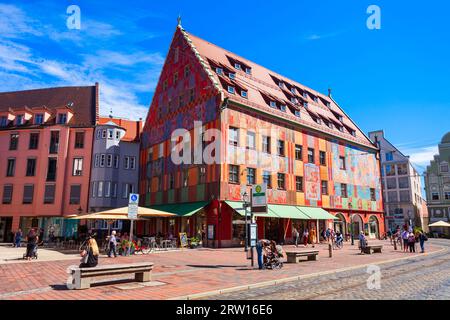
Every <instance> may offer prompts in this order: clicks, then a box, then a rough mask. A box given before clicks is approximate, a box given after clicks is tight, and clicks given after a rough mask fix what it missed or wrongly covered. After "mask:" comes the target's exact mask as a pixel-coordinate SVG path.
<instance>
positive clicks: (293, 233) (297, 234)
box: [292, 227, 300, 247]
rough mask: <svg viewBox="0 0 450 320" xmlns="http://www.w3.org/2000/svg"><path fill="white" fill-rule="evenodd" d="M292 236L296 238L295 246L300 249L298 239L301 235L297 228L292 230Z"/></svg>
mask: <svg viewBox="0 0 450 320" xmlns="http://www.w3.org/2000/svg"><path fill="white" fill-rule="evenodd" d="M292 236H293V237H294V241H295V246H296V247H298V238H299V236H300V235H299V233H298V230H297V228H296V227H293V229H292Z"/></svg>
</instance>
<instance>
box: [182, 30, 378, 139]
mask: <svg viewBox="0 0 450 320" xmlns="http://www.w3.org/2000/svg"><path fill="white" fill-rule="evenodd" d="M183 33H184V34H185V36H186V38H187V39H188V41H190V43H191V44H192V46H193V48H194V49H195V50H196V51H197V52H198V53H199V55H200V58H201V61H202V64H204V66H205V68H206V69H207V70H208V74H209V75H210V76H211V77H212V79H213V80H214V83H215V84H217V85H218V86H219V88H220V90H221V91H222V94H223V95H224V97H227V98H229V100H230V101H234V102H237V103H239V104H243V105H246V106H249V107H252V108H254V109H257V110H260V111H263V112H267V113H271V114H275V115H277V116H280V117H282V118H287V119H288V120H291V121H295V122H297V123H299V124H300V125H303V126H305V127H309V128H312V129H314V130H317V131H320V132H324V133H326V134H329V135H332V136H336V137H339V138H343V139H345V140H348V141H352V142H355V143H357V144H361V145H364V146H367V147H370V148H375V147H374V145H373V144H372V142H371V141H370V139H369V138H368V137H367V136H366V135H365V134H364V132H363V131H362V130H361V129H360V128H359V127H358V126H357V125H356V124H355V123H354V122H353V121H352V120H351V119H350V118H349V117H348V116H347V114H346V113H345V112H344V111H343V110H342V109H341V108H340V107H339V105H338V104H337V103H336V102H335V101H334V100H333V99H332V98H331V97H329V96H326V95H323V94H321V93H319V92H317V91H315V90H313V89H311V88H308V87H306V86H304V85H302V84H300V83H298V82H296V81H293V80H291V79H288V78H286V77H284V76H282V75H279V74H277V73H275V72H273V71H271V70H268V69H266V68H264V67H262V66H260V65H258V64H256V63H254V62H252V61H250V60H247V59H245V58H243V57H240V56H238V55H236V54H234V53H232V52H229V51H227V50H225V49H223V48H220V47H218V46H216V45H214V44H212V43H210V42H207V41H205V40H203V39H201V38H199V37H197V36H194V35H192V34H190V33H188V32H186V31H184V30H183ZM235 63H238V64H240V66H241V70H239V69H236V68H235ZM218 66H219V67H221V68H223V69H224V72H225V77H228V74H227V73H228V72H229V71H230V70H232V72H233V73H234V74H235V79H231V80H230V79H227V80H225V79H224V76H219V75H218V74H217V73H216V72H215V69H216V67H218ZM247 69H250V70H247ZM277 82H282V83H283V85H281V87H280V84H279V83H277ZM230 83H232V84H234V85H235V87H236V88H245V90H247V98H245V97H242V96H240V95H239V93H235V94H232V93H228V88H227V87H228V85H230ZM291 90H293V91H291ZM292 92H294V93H292ZM291 96H293V97H295V98H297V100H298V103H297V104H296V105H295V107H296V108H295V109H297V110H300V118H298V117H296V116H294V114H293V113H292V112H290V111H289V109H290V108H287V109H288V110H286V112H283V111H279V110H274V109H273V108H270V106H269V105H268V103H267V98H268V97H272V98H273V99H275V100H276V101H278V102H286V101H290V100H289V98H288V97H291ZM304 102H307V106H306V107H305V106H304V105H303V103H304ZM292 106H293V105H291V107H292ZM314 115H320V116H321V117H322V118H325V119H329V120H331V121H332V122H334V123H336V124H338V125H339V126H342V127H343V131H344V132H341V131H340V130H339V128H336V127H334V128H330V127H328V126H327V125H326V124H325V123H323V122H322V124H318V123H316V121H315V120H314V119H313V118H314ZM340 116H341V117H342V118H341V119H339V117H340ZM351 131H353V133H354V135H353V134H352V132H351Z"/></svg>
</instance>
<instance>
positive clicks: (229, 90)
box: [228, 86, 235, 94]
mask: <svg viewBox="0 0 450 320" xmlns="http://www.w3.org/2000/svg"><path fill="white" fill-rule="evenodd" d="M234 92H235V89H234V87H233V86H228V93H233V94H234Z"/></svg>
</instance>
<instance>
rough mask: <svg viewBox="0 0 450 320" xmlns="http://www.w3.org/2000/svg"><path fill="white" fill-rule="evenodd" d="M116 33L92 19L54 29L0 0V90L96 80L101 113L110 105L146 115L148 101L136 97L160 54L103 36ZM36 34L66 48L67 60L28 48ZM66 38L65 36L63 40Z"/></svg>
mask: <svg viewBox="0 0 450 320" xmlns="http://www.w3.org/2000/svg"><path fill="white" fill-rule="evenodd" d="M60 18H61V19H64V16H61V17H60ZM63 21H64V20H63ZM83 21H84V20H83ZM31 22H32V23H31ZM31 25H32V26H34V27H31ZM64 25H65V24H64ZM37 27H39V28H40V29H41V30H45V34H42V33H41V32H38V31H37ZM83 27H84V28H83ZM121 34H122V32H120V31H118V30H116V29H115V28H114V27H113V26H112V25H109V24H106V23H103V22H97V21H94V20H86V21H84V24H82V30H80V31H79V32H77V30H75V32H71V31H70V32H69V31H67V30H65V29H64V31H63V32H58V31H57V30H56V29H55V28H54V27H53V26H52V25H49V24H47V25H43V24H42V23H40V22H39V21H36V20H34V19H30V18H29V16H27V15H26V13H25V12H24V11H23V10H21V9H20V8H18V7H15V6H13V5H2V4H0V82H1V83H2V88H1V89H0V90H1V91H16V90H26V89H34V88H42V87H53V86H77V85H80V86H82V85H93V84H94V83H95V82H99V83H100V114H103V115H107V114H108V113H109V110H110V109H112V110H113V114H114V115H115V116H121V117H127V118H130V119H138V118H140V117H142V118H144V119H145V116H146V113H147V110H148V105H149V104H150V101H145V102H143V101H140V99H139V94H140V93H143V92H151V90H152V89H153V88H154V87H155V86H156V81H157V79H158V76H159V73H160V71H161V67H162V65H163V63H164V58H163V56H162V55H161V54H160V53H159V52H146V51H143V50H139V49H136V48H134V47H133V46H132V45H130V46H127V47H126V51H124V48H122V47H117V46H115V45H114V44H113V43H112V42H111V43H109V42H108V38H109V37H114V36H120V35H121ZM37 37H42V40H41V39H39V41H47V42H48V46H47V47H48V48H57V49H63V50H62V51H64V50H65V51H71V55H70V60H67V59H68V58H66V56H63V58H59V56H58V57H53V58H49V56H48V54H41V53H40V52H38V51H36V50H35V49H33V47H32V46H31V45H30V44H29V43H30V42H27V40H31V42H33V41H34V40H36V38H37ZM96 38H98V41H96V40H95V39H96ZM65 40H70V41H68V42H64V44H62V41H65ZM19 41H20V43H19ZM74 45H75V46H77V47H78V48H80V47H82V46H84V47H87V48H88V50H89V51H88V52H89V53H86V51H83V50H71V48H73V46H74ZM63 46H64V47H63ZM58 47H59V48H58ZM3 83H5V84H4V85H3Z"/></svg>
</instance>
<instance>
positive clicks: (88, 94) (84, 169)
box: [0, 84, 99, 242]
mask: <svg viewBox="0 0 450 320" xmlns="http://www.w3.org/2000/svg"><path fill="white" fill-rule="evenodd" d="M98 95H99V92H98V84H96V85H95V86H86V87H59V88H45V89H36V90H26V91H16V92H3V93H0V176H1V179H0V199H1V202H0V242H4V241H12V232H15V231H16V230H17V229H18V228H19V227H20V228H22V230H23V232H24V233H26V232H28V229H29V228H31V227H33V228H38V229H40V230H41V229H42V230H44V235H43V237H42V238H44V239H47V238H48V235H49V230H52V232H53V235H54V236H55V237H64V236H71V235H73V233H74V232H76V223H73V224H70V223H69V224H65V223H64V221H65V219H64V218H65V217H67V216H69V215H76V214H79V213H86V212H87V211H88V199H89V196H88V195H89V181H90V180H89V179H90V163H91V155H92V138H93V134H94V128H95V125H96V123H97V121H98V101H99V96H98Z"/></svg>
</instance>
